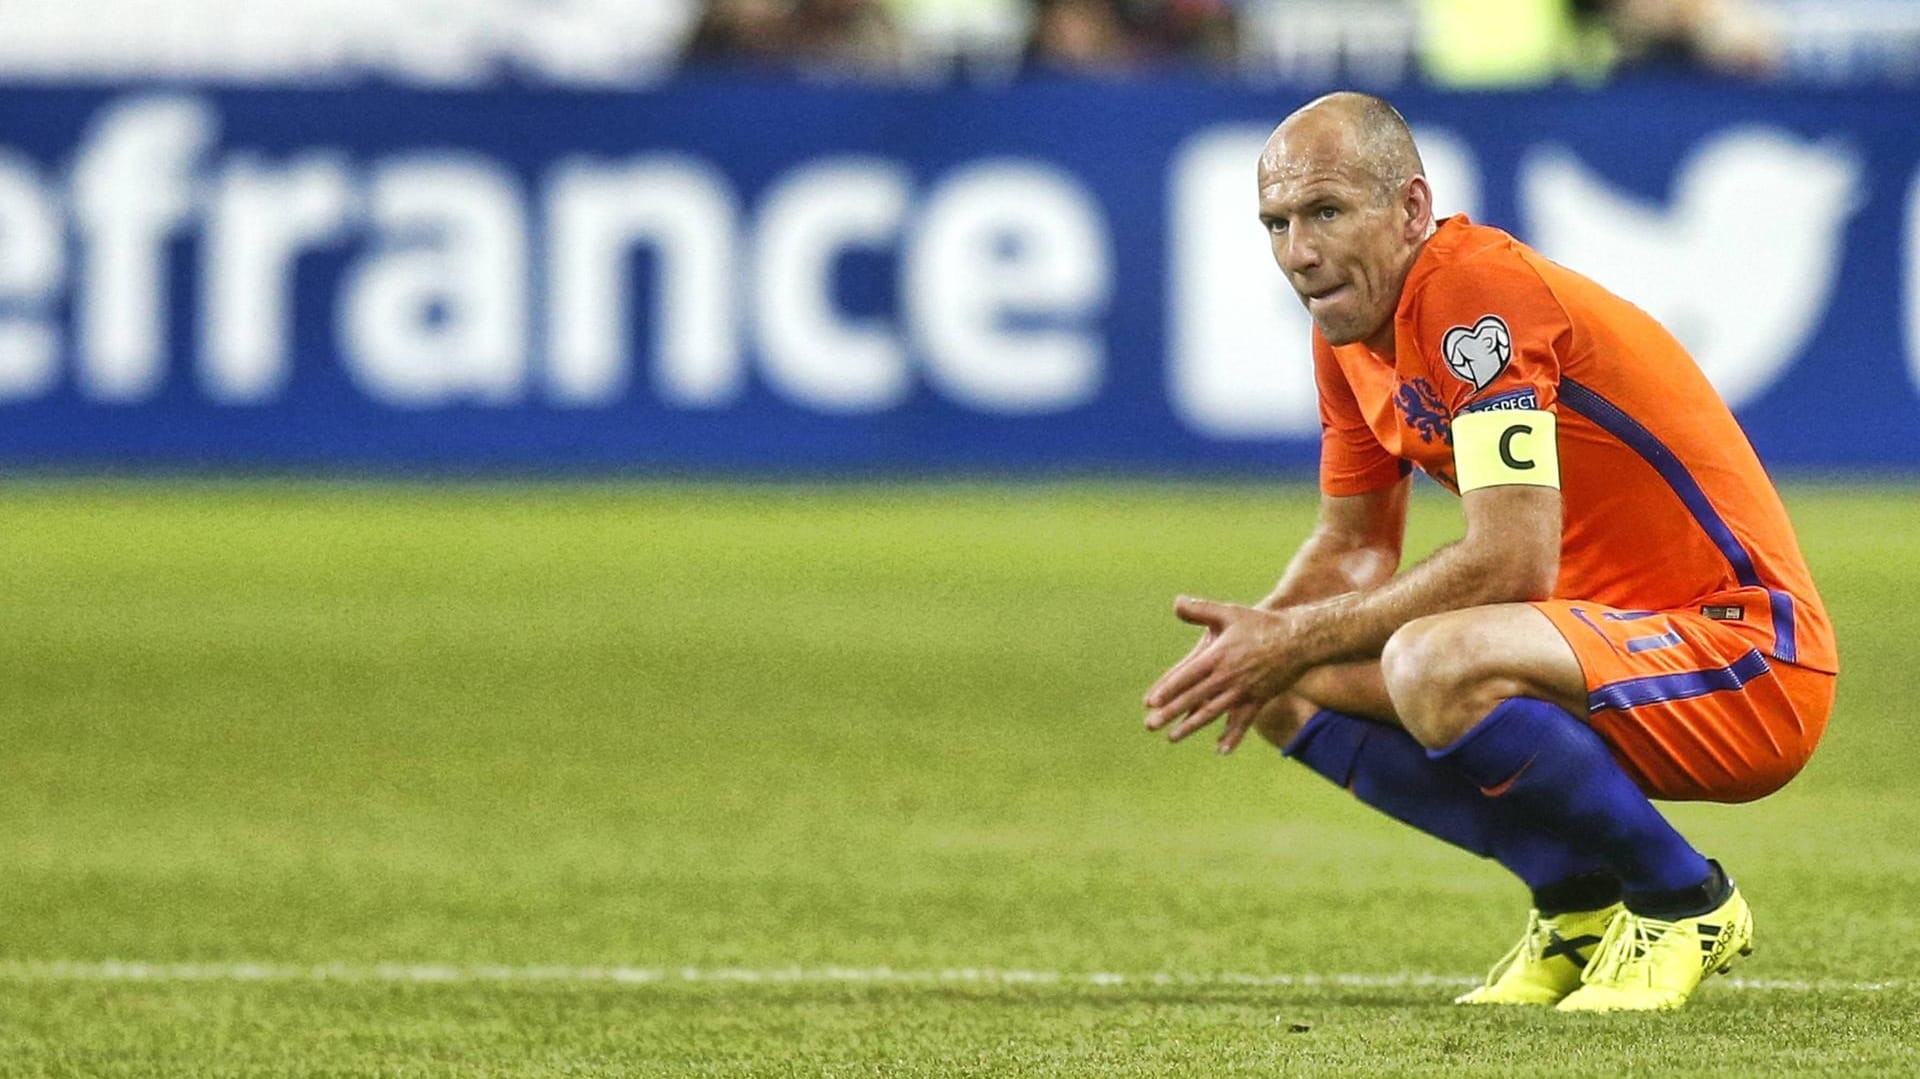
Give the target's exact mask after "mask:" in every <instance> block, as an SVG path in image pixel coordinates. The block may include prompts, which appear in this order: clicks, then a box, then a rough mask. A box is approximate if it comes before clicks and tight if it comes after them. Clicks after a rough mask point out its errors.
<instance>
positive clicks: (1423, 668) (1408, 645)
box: [1380, 613, 1538, 749]
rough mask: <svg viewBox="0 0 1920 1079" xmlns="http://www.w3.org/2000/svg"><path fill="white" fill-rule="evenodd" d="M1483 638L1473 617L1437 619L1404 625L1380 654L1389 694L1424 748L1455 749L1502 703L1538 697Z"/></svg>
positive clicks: (1418, 619)
mask: <svg viewBox="0 0 1920 1079" xmlns="http://www.w3.org/2000/svg"><path fill="white" fill-rule="evenodd" d="M1484 638H1485V635H1484V634H1483V633H1481V632H1480V628H1479V627H1478V626H1477V625H1476V624H1475V621H1474V619H1472V618H1470V617H1462V616H1460V615H1459V614H1457V613H1456V614H1447V615H1435V616H1431V617H1427V618H1416V619H1414V620H1413V621H1411V622H1409V623H1407V624H1406V625H1404V626H1401V627H1400V628H1399V629H1398V630H1396V631H1395V632H1394V634H1393V636H1392V637H1390V638H1388V640H1387V644H1386V647H1385V648H1384V649H1382V650H1381V653H1380V673H1381V676H1382V678H1384V679H1385V681H1386V685H1387V695H1388V696H1389V697H1391V698H1392V700H1393V708H1394V711H1395V712H1396V713H1397V714H1398V715H1399V716H1400V722H1401V724H1402V725H1403V726H1405V727H1406V729H1407V732H1408V733H1409V734H1412V735H1413V736H1414V738H1416V739H1418V740H1419V742H1420V743H1421V744H1422V745H1424V746H1427V747H1428V748H1430V749H1437V748H1440V747H1441V746H1447V745H1452V744H1453V743H1454V742H1456V741H1458V740H1459V738H1460V736H1461V735H1464V734H1466V733H1467V731H1469V730H1471V729H1472V728H1473V725H1474V724H1475V723H1478V722H1479V721H1480V720H1481V719H1483V718H1485V717H1486V715H1487V713H1488V712H1491V711H1492V710H1493V709H1494V707H1495V706H1496V705H1498V704H1499V703H1500V702H1501V701H1502V700H1505V699H1507V698H1509V697H1517V696H1529V695H1538V691H1537V690H1536V689H1535V687H1533V686H1532V685H1531V684H1530V683H1529V682H1527V681H1525V680H1523V679H1520V678H1518V677H1516V676H1515V674H1514V672H1513V671H1512V670H1511V668H1510V666H1509V665H1508V664H1505V663H1503V662H1502V661H1501V657H1500V656H1497V655H1490V654H1489V651H1490V648H1489V644H1490V642H1489V641H1488V640H1486V639H1484Z"/></svg>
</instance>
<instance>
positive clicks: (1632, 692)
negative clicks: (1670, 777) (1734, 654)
mask: <svg viewBox="0 0 1920 1079" xmlns="http://www.w3.org/2000/svg"><path fill="white" fill-rule="evenodd" d="M1772 669H1773V668H1771V667H1769V666H1768V665H1767V657H1765V656H1763V655H1761V654H1760V653H1759V652H1757V651H1749V652H1748V653H1747V654H1746V655H1744V656H1741V657H1740V658H1739V659H1736V660H1734V661H1733V662H1732V663H1731V664H1728V665H1727V666H1725V667H1710V668H1708V669H1706V670H1704V671H1683V672H1681V673H1679V674H1650V675H1647V676H1645V677H1642V678H1629V679H1627V680H1625V681H1623V682H1610V683H1608V684H1607V685H1604V686H1601V687H1600V688H1599V689H1596V690H1594V691H1593V692H1592V693H1589V694H1587V711H1588V712H1589V713H1593V712H1602V711H1605V710H1606V709H1609V708H1619V709H1622V710H1625V709H1628V708H1639V707H1640V706H1642V705H1647V704H1660V703H1662V702H1663V701H1684V700H1687V699H1688V698H1690V697H1704V696H1706V695H1707V694H1709V693H1717V692H1719V691H1721V690H1723V689H1739V688H1740V687H1742V686H1744V685H1746V684H1747V683H1748V682H1751V681H1753V680H1754V679H1756V678H1758V677H1760V676H1761V675H1763V674H1765V673H1767V672H1768V671H1770V670H1772Z"/></svg>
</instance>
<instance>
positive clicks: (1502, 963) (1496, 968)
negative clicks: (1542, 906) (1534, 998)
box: [1486, 910, 1547, 985]
mask: <svg viewBox="0 0 1920 1079" xmlns="http://www.w3.org/2000/svg"><path fill="white" fill-rule="evenodd" d="M1546 946H1547V934H1546V931H1545V929H1544V928H1543V927H1542V926H1541V924H1540V912H1539V911H1537V910H1530V911H1528V912H1527V931H1526V932H1525V933H1524V934H1522V935H1521V937H1520V943H1518V944H1516V945H1514V946H1513V947H1511V948H1509V949H1507V954H1505V955H1503V956H1501V957H1500V960H1499V962H1497V963H1495V964H1494V965H1493V969H1491V970H1489V971H1487V981H1486V984H1488V985H1492V984H1493V983H1494V982H1497V981H1499V980H1500V975H1502V974H1505V973H1506V972H1507V969H1508V968H1509V967H1511V966H1513V965H1514V964H1515V963H1518V962H1519V961H1520V959H1521V957H1522V956H1527V957H1530V958H1533V959H1538V958H1540V956H1541V955H1542V954H1544V953H1545V952H1546Z"/></svg>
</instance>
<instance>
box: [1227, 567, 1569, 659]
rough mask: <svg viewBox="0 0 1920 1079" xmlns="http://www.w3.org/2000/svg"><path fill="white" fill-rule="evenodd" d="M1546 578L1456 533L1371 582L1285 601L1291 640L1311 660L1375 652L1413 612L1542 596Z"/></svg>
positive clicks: (1547, 582)
mask: <svg viewBox="0 0 1920 1079" xmlns="http://www.w3.org/2000/svg"><path fill="white" fill-rule="evenodd" d="M1289 576H1291V574H1289ZM1283 583H1284V582H1283ZM1550 585H1551V574H1550V573H1545V574H1543V573H1541V572H1539V571H1538V570H1537V569H1536V570H1531V571H1530V570H1528V569H1526V568H1525V567H1520V568H1516V567H1515V566H1514V565H1513V564H1512V560H1511V559H1510V558H1508V557H1506V556H1505V555H1504V554H1503V552H1501V551H1500V550H1499V549H1498V548H1496V547H1492V546H1490V545H1486V544H1470V543H1468V542H1467V541H1465V540H1462V541H1459V542H1457V543H1453V544H1449V545H1448V546H1446V547H1443V548H1441V549H1440V550H1438V551H1436V552H1434V554H1433V555H1432V556H1431V557H1429V558H1427V559H1426V560H1425V561H1423V562H1421V563H1420V564H1419V565H1417V566H1414V567H1413V568H1412V569H1409V570H1408V571H1407V572H1405V573H1403V574H1401V575H1399V576H1398V577H1393V578H1391V579H1390V580H1388V581H1386V582H1385V583H1384V584H1382V585H1380V586H1379V587H1376V588H1370V589H1350V590H1347V591H1346V592H1345V594H1335V595H1332V596H1330V597H1329V598H1326V599H1322V600H1319V601H1318V602H1312V603H1307V604H1304V605H1300V606H1295V607H1293V609H1292V613H1293V614H1294V616H1295V617H1297V618H1299V619H1300V620H1301V623H1300V627H1299V630H1298V632H1297V636H1296V637H1295V641H1296V647H1298V648H1299V649H1300V650H1301V651H1302V652H1304V653H1305V658H1308V659H1309V660H1310V661H1311V662H1312V663H1314V664H1322V663H1337V662H1341V661H1345V660H1355V659H1367V658H1371V657H1374V656H1378V655H1379V654H1380V650H1381V649H1382V648H1384V647H1385V646H1386V643H1387V638H1389V637H1391V636H1393V633H1394V631H1395V630H1397V629H1399V628H1400V627H1401V626H1404V625H1406V624H1407V623H1408V622H1411V621H1413V620H1414V619H1416V618H1421V617H1424V616H1426V615H1431V614H1440V613H1442V612H1445V611H1454V610H1460V609H1462V608H1465V607H1478V606H1482V605H1485V604H1490V603H1515V602H1522V601H1525V600H1530V599H1543V598H1545V596H1546V595H1547V592H1548V590H1549V588H1550ZM1263 605H1264V604H1263ZM1269 609H1277V608H1269Z"/></svg>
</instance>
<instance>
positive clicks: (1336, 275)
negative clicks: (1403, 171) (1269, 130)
mask: <svg viewBox="0 0 1920 1079" xmlns="http://www.w3.org/2000/svg"><path fill="white" fill-rule="evenodd" d="M1303 142H1304V143H1305V145H1302V143H1303ZM1398 201H1399V200H1397V199H1394V198H1389V197H1387V196H1386V195H1385V194H1384V193H1383V192H1381V191H1380V190H1379V185H1378V184H1377V183H1376V182H1375V181H1374V179H1373V177H1372V176H1370V175H1368V174H1367V173H1365V172H1364V171H1362V170H1360V169H1358V168H1355V167H1354V166H1352V165H1349V164H1347V163H1346V162H1345V161H1344V160H1343V159H1342V155H1341V154H1340V153H1339V147H1338V143H1332V144H1329V142H1328V140H1325V139H1321V140H1314V141H1307V140H1296V139H1284V140H1283V139H1278V138H1276V140H1275V141H1274V143H1273V144H1270V145H1269V146H1268V148H1267V151H1266V153H1264V154H1262V155H1261V158H1260V222H1261V224H1263V225H1265V226H1266V228H1267V238H1268V240H1269V241H1270V242H1271V243H1272V245H1273V258H1274V261H1275V262H1277V263H1279V264H1280V268H1281V269H1282V270H1283V271H1285V272H1286V275H1287V281H1288V283H1290V284H1292V285H1293V290H1294V292H1296V293H1298V294H1299V296H1300V301H1301V302H1302V303H1304V304H1306V307H1307V313H1308V314H1309V315H1311V316H1312V317H1313V322H1314V325H1315V326H1318V327H1319V328H1320V334H1321V336H1323V337H1325V338H1326V339H1327V342H1328V343H1329V344H1335V345H1345V344H1349V343H1351V342H1354V341H1360V340H1364V339H1366V338H1367V337H1370V336H1372V335H1373V333H1374V331H1376V330H1378V329H1379V328H1380V327H1381V326H1383V325H1385V324H1386V323H1387V321H1388V320H1390V319H1391V318H1393V312H1394V308H1395V307H1396V306H1397V305H1398V304H1399V301H1400V286H1401V284H1402V283H1403V282H1404V281H1405V279H1406V271H1407V267H1408V265H1409V264H1410V263H1411V251H1410V245H1409V241H1408V235H1409V230H1408V228H1407V216H1406V214H1405V212H1404V209H1403V208H1402V207H1401V206H1399V205H1398Z"/></svg>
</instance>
